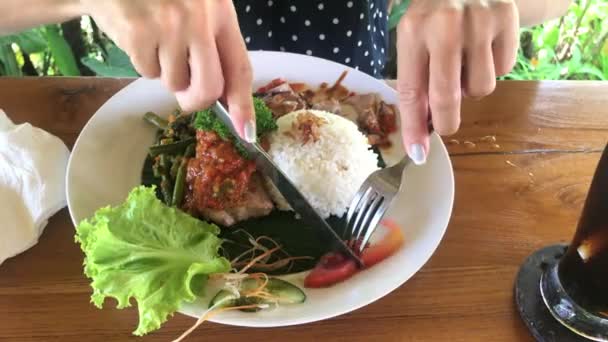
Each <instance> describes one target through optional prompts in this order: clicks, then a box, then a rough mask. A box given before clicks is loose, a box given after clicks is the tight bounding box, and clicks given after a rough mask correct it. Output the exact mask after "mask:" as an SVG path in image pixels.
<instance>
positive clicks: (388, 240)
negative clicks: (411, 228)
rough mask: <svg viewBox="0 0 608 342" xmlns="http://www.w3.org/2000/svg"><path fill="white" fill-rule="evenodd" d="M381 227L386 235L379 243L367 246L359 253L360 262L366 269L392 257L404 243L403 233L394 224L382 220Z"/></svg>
mask: <svg viewBox="0 0 608 342" xmlns="http://www.w3.org/2000/svg"><path fill="white" fill-rule="evenodd" d="M382 226H383V227H384V228H386V229H387V230H388V233H387V234H386V235H385V236H384V238H383V239H382V240H381V241H380V242H378V243H376V244H373V245H370V246H368V247H367V248H365V249H364V250H363V253H361V260H362V261H363V264H364V265H365V267H366V268H368V267H372V266H373V265H375V264H377V263H379V262H380V261H382V260H384V259H386V258H388V257H389V256H391V255H393V253H395V252H396V251H397V250H398V249H399V248H401V246H402V245H403V243H404V242H405V238H404V236H403V231H402V230H401V228H399V226H398V225H397V224H396V223H395V222H393V221H390V220H384V221H383V222H382Z"/></svg>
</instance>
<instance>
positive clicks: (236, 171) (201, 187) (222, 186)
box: [184, 130, 255, 212]
mask: <svg viewBox="0 0 608 342" xmlns="http://www.w3.org/2000/svg"><path fill="white" fill-rule="evenodd" d="M196 139H197V146H196V157H195V158H192V159H190V160H189V161H188V169H187V174H186V186H187V188H186V198H185V202H184V209H186V210H188V211H190V212H200V211H201V210H203V209H207V208H210V209H225V208H231V207H235V206H237V205H239V203H240V202H241V201H242V199H243V195H244V194H245V192H247V190H248V189H249V183H250V180H251V175H252V174H253V173H254V172H255V163H254V162H253V161H249V160H247V159H246V158H244V157H243V156H242V155H241V154H240V153H239V152H238V151H237V150H236V148H235V147H234V144H233V143H232V142H231V141H226V140H223V139H221V138H220V137H219V136H218V135H217V134H216V133H215V132H211V131H201V130H199V131H197V132H196Z"/></svg>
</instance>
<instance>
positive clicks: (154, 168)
mask: <svg viewBox="0 0 608 342" xmlns="http://www.w3.org/2000/svg"><path fill="white" fill-rule="evenodd" d="M152 173H153V174H154V177H155V178H160V176H161V167H160V163H159V162H158V161H156V160H153V161H152Z"/></svg>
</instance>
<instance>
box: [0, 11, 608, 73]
mask: <svg viewBox="0 0 608 342" xmlns="http://www.w3.org/2000/svg"><path fill="white" fill-rule="evenodd" d="M408 2H409V1H402V2H401V3H402V4H406V3H408ZM400 10H401V9H400V8H399V7H397V8H396V9H395V10H394V11H393V16H392V18H391V21H395V20H396V19H397V17H398V14H399V13H400ZM392 33H393V34H391V36H392V39H391V41H392V45H393V46H392V49H391V50H392V53H391V57H390V59H389V63H388V67H387V70H386V77H390V78H394V77H395V76H396V66H395V63H394V59H395V58H394V57H395V48H394V31H393V32H392ZM0 75H5V76H54V75H63V76H93V75H99V76H108V77H131V76H137V72H135V70H134V69H133V67H132V65H131V63H130V61H129V58H128V56H127V55H126V54H125V53H124V52H123V51H122V50H120V49H119V48H117V47H116V46H115V45H114V44H113V42H112V41H111V40H110V39H108V38H107V37H106V36H105V35H104V34H103V33H102V32H101V31H100V30H99V29H98V28H97V26H96V25H95V23H94V22H93V21H92V20H91V19H90V18H89V17H83V18H81V19H76V20H72V21H69V22H66V23H63V24H61V25H46V26H44V27H39V28H36V29H32V30H29V31H26V32H22V33H19V34H15V35H10V36H3V37H0ZM501 78H502V79H511V80H558V79H568V80H583V79H585V80H607V79H608V0H576V1H574V3H573V4H572V5H571V6H570V9H569V11H568V13H567V14H566V15H564V16H563V17H562V18H559V19H555V20H552V21H550V22H547V23H545V24H543V25H539V26H536V27H533V28H525V29H522V30H521V46H520V49H519V52H518V57H517V63H516V65H515V67H514V69H513V71H512V72H511V73H510V74H509V75H506V76H504V77H501Z"/></svg>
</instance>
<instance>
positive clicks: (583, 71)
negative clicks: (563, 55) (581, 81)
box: [574, 65, 606, 81]
mask: <svg viewBox="0 0 608 342" xmlns="http://www.w3.org/2000/svg"><path fill="white" fill-rule="evenodd" d="M574 74H579V75H592V76H595V77H597V79H598V80H602V81H605V80H606V76H605V75H604V73H603V72H602V70H600V69H599V68H597V67H595V66H593V65H583V66H582V67H580V68H578V70H576V72H575V73H574Z"/></svg>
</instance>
